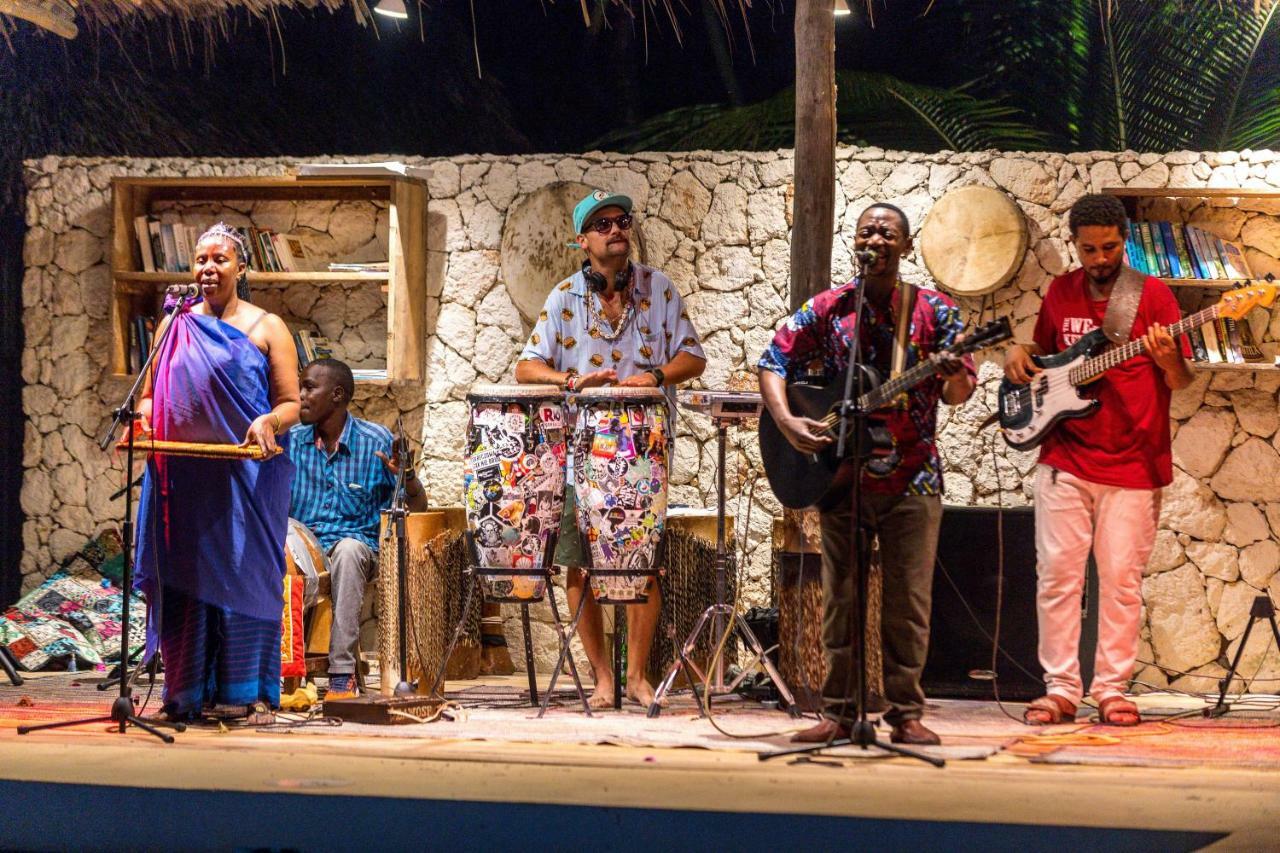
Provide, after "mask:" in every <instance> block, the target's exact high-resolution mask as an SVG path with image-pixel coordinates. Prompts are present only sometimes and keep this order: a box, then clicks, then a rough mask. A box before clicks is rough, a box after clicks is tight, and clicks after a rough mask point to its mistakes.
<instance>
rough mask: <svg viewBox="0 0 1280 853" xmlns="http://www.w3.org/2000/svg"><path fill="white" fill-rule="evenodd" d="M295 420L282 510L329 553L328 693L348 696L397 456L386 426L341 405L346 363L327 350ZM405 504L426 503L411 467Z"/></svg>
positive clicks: (353, 691) (347, 379)
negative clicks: (330, 629)
mask: <svg viewBox="0 0 1280 853" xmlns="http://www.w3.org/2000/svg"><path fill="white" fill-rule="evenodd" d="M300 391H301V403H302V407H301V412H300V414H301V418H302V423H300V424H298V425H297V426H295V427H294V428H293V429H292V430H290V432H289V456H290V457H291V458H292V459H293V464H294V466H295V467H296V469H297V472H296V473H295V474H294V478H293V492H292V497H291V500H290V504H289V515H290V517H292V518H296V519H297V520H298V521H301V522H302V523H303V524H305V525H306V526H307V527H308V528H310V530H311V532H312V533H314V534H315V536H316V538H317V539H318V540H320V544H321V546H322V547H323V548H324V549H325V551H326V552H327V553H328V567H329V580H330V584H331V586H332V597H333V633H332V636H331V637H330V640H329V692H328V693H327V694H326V696H325V698H327V699H350V698H352V697H354V696H356V695H357V694H358V692H359V691H358V689H357V687H356V679H355V671H356V658H355V651H356V641H357V640H358V639H359V635H360V604H361V602H362V601H363V600H364V589H365V586H366V585H367V584H368V583H369V581H370V580H372V578H373V576H374V574H375V573H376V572H377V569H378V524H379V517H380V513H381V512H382V510H384V509H386V508H387V507H388V506H390V504H391V498H392V494H393V492H394V491H395V484H396V478H397V476H399V459H398V458H397V456H396V454H395V453H394V452H393V449H392V439H391V431H390V430H388V429H387V428H386V427H384V426H380V425H378V424H375V423H370V422H369V421H365V420H361V419H360V418H357V417H355V416H353V415H351V414H350V413H348V412H347V406H348V405H349V404H350V402H351V396H352V394H354V393H355V380H354V379H353V378H352V375H351V368H349V367H347V365H346V364H344V363H342V362H341V361H338V360H337V359H333V358H324V359H320V360H319V361H313V362H312V363H311V364H309V365H307V368H306V370H304V371H303V372H302V380H301V385H300ZM405 495H406V500H407V502H408V505H409V509H410V510H411V511H413V512H420V511H422V510H425V509H426V508H427V495H426V492H425V491H424V490H423V488H422V483H421V482H419V480H418V477H417V475H416V474H415V473H414V472H413V471H412V469H411V470H410V471H409V472H408V474H407V476H406V477H405Z"/></svg>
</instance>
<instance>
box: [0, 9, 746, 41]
mask: <svg viewBox="0 0 1280 853" xmlns="http://www.w3.org/2000/svg"><path fill="white" fill-rule="evenodd" d="M501 2H512V0H501ZM539 2H547V0H539ZM550 2H555V0H550ZM569 2H572V0H569ZM422 3H423V0H406V5H422ZM376 5H377V0H0V34H4V35H6V36H7V33H8V32H9V29H10V28H11V27H13V26H14V19H16V18H24V19H26V20H28V21H30V22H32V23H34V24H36V25H37V26H40V27H44V28H45V29H47V30H50V31H52V32H55V33H57V34H58V35H61V36H63V37H64V38H75V36H76V34H77V23H80V24H85V25H87V26H89V27H90V28H91V29H92V28H95V27H122V26H125V27H127V26H130V25H137V24H140V23H144V22H147V21H154V20H160V19H165V20H168V21H170V22H176V23H177V24H178V25H179V26H180V27H181V28H182V29H183V31H184V32H190V28H192V27H200V28H203V29H204V31H205V34H206V37H207V38H213V37H216V36H217V34H218V32H219V30H221V29H223V28H224V27H225V25H226V16H227V14H228V13H231V12H237V11H242V12H245V13H247V14H249V15H251V16H254V17H256V18H260V19H263V20H266V21H268V22H276V21H275V16H276V15H277V13H278V12H280V11H281V10H282V9H283V10H294V9H325V10H328V11H329V12H338V11H341V10H344V9H349V10H350V12H351V13H352V14H354V15H355V19H356V21H357V23H359V24H361V25H364V24H366V23H369V22H371V21H372V20H373V11H372V8H373V7H374V6H376ZM578 5H579V6H580V7H581V9H582V20H583V23H584V24H586V25H587V26H588V27H590V26H592V22H593V19H592V12H593V10H597V11H598V10H599V9H601V8H603V7H616V8H620V9H623V10H625V13H626V14H628V15H630V16H632V17H636V18H645V19H647V18H648V17H649V16H651V15H652V16H654V17H655V18H657V17H662V18H666V19H667V21H668V22H669V23H670V25H671V27H672V29H673V31H674V32H675V34H676V37H677V38H679V37H680V26H679V23H678V20H677V16H676V10H677V9H678V8H679V9H682V10H684V11H687V9H684V0H578ZM713 5H714V7H715V9H716V13H717V14H718V15H719V17H720V19H721V21H723V22H724V23H725V24H726V25H728V23H729V13H730V10H731V9H732V10H733V11H734V12H735V13H736V14H737V15H740V16H743V19H744V20H745V15H746V10H747V7H749V6H750V5H751V0H713Z"/></svg>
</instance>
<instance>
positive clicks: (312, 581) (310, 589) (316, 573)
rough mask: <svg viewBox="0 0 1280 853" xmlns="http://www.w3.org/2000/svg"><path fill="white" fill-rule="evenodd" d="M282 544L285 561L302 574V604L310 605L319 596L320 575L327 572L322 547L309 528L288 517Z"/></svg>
mask: <svg viewBox="0 0 1280 853" xmlns="http://www.w3.org/2000/svg"><path fill="white" fill-rule="evenodd" d="M284 545H285V551H284V553H285V561H286V562H287V563H290V564H292V565H293V567H294V568H295V569H297V571H298V574H300V575H302V590H303V593H302V600H303V604H304V605H305V606H306V607H310V606H312V605H313V604H315V603H316V601H317V599H318V598H319V597H320V575H322V574H328V567H327V566H326V565H325V553H324V549H323V548H321V547H320V542H319V540H317V539H316V536H315V534H314V533H312V532H311V529H310V528H308V527H307V526H306V525H305V524H303V523H302V522H301V521H298V520H297V519H296V518H291V519H289V529H288V532H287V533H286V534H285V540H284Z"/></svg>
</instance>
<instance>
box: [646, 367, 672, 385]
mask: <svg viewBox="0 0 1280 853" xmlns="http://www.w3.org/2000/svg"><path fill="white" fill-rule="evenodd" d="M645 373H651V374H653V378H654V379H656V380H658V387H659V388H661V387H662V386H663V385H666V384H667V374H665V373H663V372H662V368H661V367H650V368H649V369H648V370H646V371H645Z"/></svg>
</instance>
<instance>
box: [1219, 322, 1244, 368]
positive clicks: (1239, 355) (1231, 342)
mask: <svg viewBox="0 0 1280 853" xmlns="http://www.w3.org/2000/svg"><path fill="white" fill-rule="evenodd" d="M1222 325H1223V327H1224V328H1225V329H1226V332H1227V346H1228V347H1229V348H1230V350H1231V360H1232V361H1233V362H1235V363H1236V364H1242V363H1243V362H1244V353H1243V352H1242V351H1241V349H1240V323H1239V322H1238V321H1236V320H1234V319H1232V318H1231V317H1223V318H1222Z"/></svg>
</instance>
